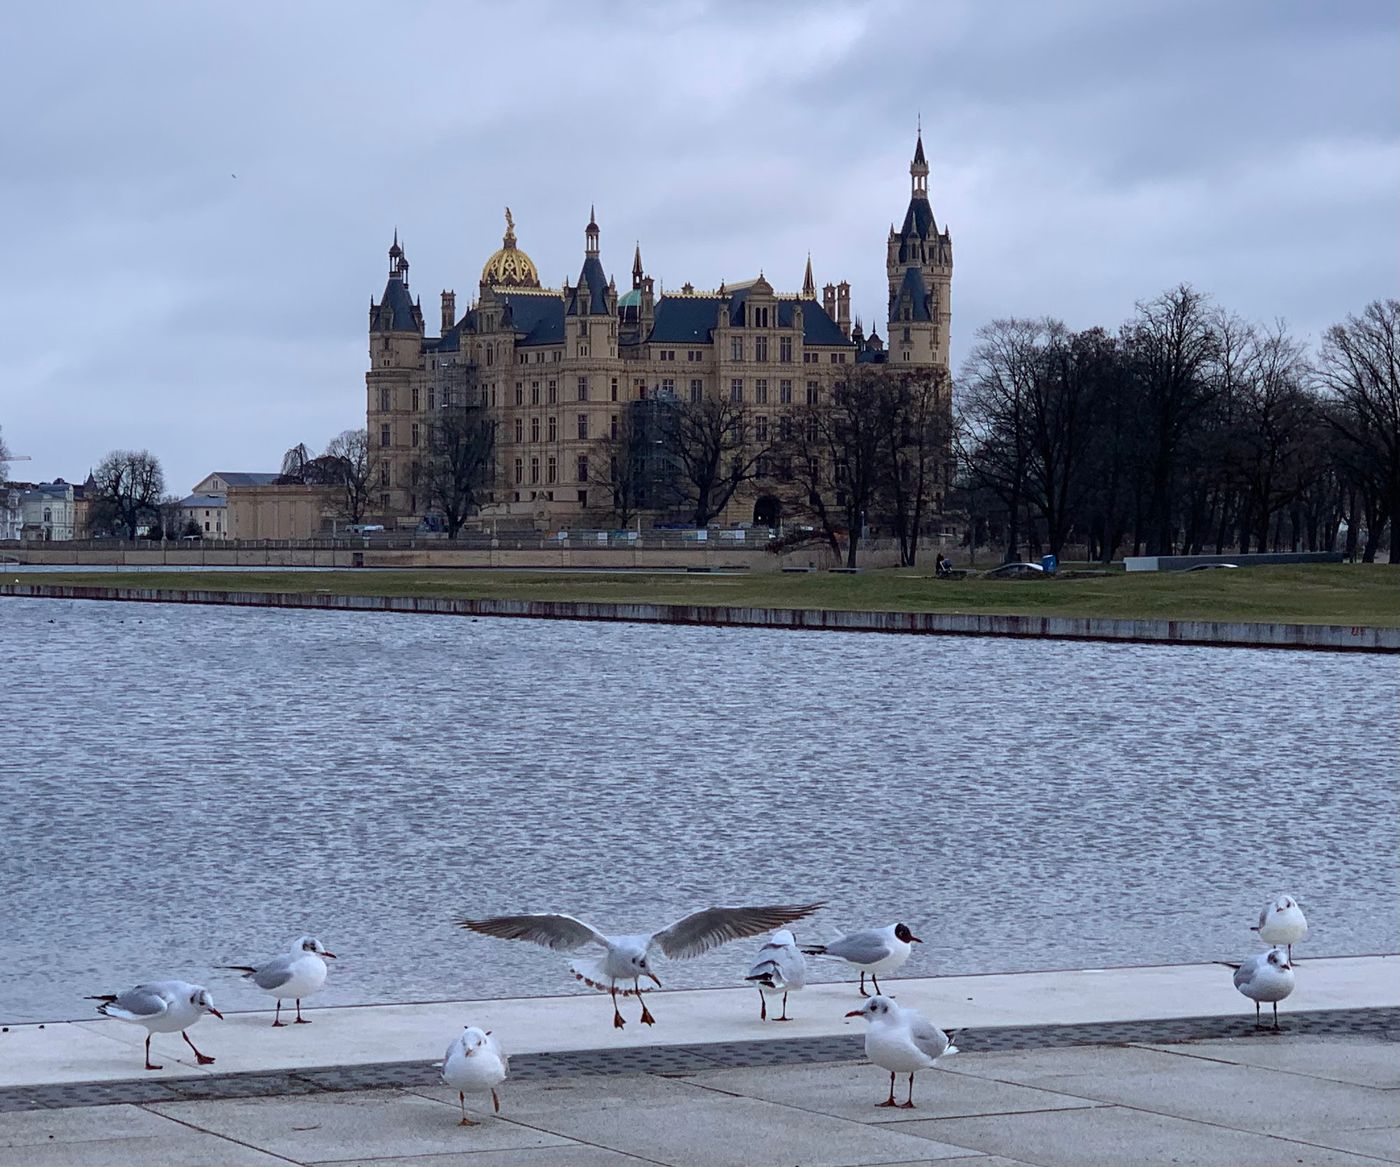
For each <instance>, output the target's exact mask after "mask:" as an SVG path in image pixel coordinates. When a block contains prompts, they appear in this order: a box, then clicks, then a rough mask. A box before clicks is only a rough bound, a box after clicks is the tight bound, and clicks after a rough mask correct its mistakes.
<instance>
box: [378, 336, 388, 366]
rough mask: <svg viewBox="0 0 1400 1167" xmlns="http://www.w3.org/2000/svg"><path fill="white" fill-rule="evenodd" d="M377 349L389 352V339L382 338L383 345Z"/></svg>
mask: <svg viewBox="0 0 1400 1167" xmlns="http://www.w3.org/2000/svg"><path fill="white" fill-rule="evenodd" d="M379 347H380V348H381V349H383V350H384V351H385V352H386V353H387V352H388V351H389V338H388V337H387V336H386V337H385V338H384V343H383V344H382V345H380V346H379ZM386 363H387V362H386Z"/></svg>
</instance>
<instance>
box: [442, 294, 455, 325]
mask: <svg viewBox="0 0 1400 1167" xmlns="http://www.w3.org/2000/svg"><path fill="white" fill-rule="evenodd" d="M456 323H457V293H456V292H443V294H442V330H443V332H447V331H448V330H449V329H450V328H451V327H452V326H453V325H454V324H456Z"/></svg>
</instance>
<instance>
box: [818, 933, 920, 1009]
mask: <svg viewBox="0 0 1400 1167" xmlns="http://www.w3.org/2000/svg"><path fill="white" fill-rule="evenodd" d="M922 943H923V941H922V940H920V939H919V938H918V937H917V936H915V935H914V933H912V932H911V931H909V928H908V926H907V925H905V924H891V925H890V926H889V927H888V928H871V929H868V930H867V931H864V932H850V933H848V934H847V935H845V936H842V937H840V938H839V939H836V940H833V941H832V942H831V943H830V944H804V945H803V946H802V951H803V952H805V953H806V954H807V955H808V956H834V957H836V958H837V959H838V960H844V961H846V962H847V963H848V964H853V965H855V966H856V967H857V968H858V969H860V995H861V996H862V997H868V996H869V995H870V994H869V993H867V992H866V991H865V974H866V973H869V974H870V979H871V981H872V982H874V985H875V992H876V993H879V992H880V981H879V978H878V977H877V975H876V974H877V973H882V972H894V970H895V969H897V968H899V967H900V966H901V965H902V964H903V963H904V962H905V961H906V960H908V959H909V954H910V953H911V952H913V948H912V945H915V944H922Z"/></svg>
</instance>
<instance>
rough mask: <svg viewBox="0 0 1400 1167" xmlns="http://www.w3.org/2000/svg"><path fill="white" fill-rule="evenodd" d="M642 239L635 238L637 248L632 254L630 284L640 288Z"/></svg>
mask: <svg viewBox="0 0 1400 1167" xmlns="http://www.w3.org/2000/svg"><path fill="white" fill-rule="evenodd" d="M643 270H644V269H643V268H642V241H641V240H640V239H639V240H637V250H636V251H635V252H634V253H633V254H632V286H633V287H634V288H640V287H641V286H642V275H643Z"/></svg>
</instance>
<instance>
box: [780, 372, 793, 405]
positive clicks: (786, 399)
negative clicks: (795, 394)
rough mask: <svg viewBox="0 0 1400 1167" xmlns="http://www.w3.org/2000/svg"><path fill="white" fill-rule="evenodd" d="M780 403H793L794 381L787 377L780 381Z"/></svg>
mask: <svg viewBox="0 0 1400 1167" xmlns="http://www.w3.org/2000/svg"><path fill="white" fill-rule="evenodd" d="M778 404H779V405H791V404H792V382H791V381H789V380H787V379H786V378H784V379H783V380H781V381H779V382H778Z"/></svg>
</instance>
